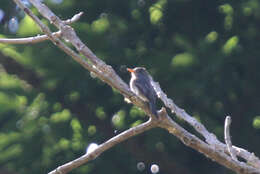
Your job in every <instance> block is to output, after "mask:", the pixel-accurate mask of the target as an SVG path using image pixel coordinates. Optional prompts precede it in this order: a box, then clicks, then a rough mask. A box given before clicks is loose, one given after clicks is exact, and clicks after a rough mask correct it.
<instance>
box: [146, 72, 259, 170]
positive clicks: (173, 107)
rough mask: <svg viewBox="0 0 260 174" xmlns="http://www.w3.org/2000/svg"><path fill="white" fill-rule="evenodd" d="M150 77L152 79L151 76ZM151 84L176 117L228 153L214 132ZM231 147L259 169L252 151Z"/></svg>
mask: <svg viewBox="0 0 260 174" xmlns="http://www.w3.org/2000/svg"><path fill="white" fill-rule="evenodd" d="M150 78H151V79H152V77H150ZM152 81H153V80H152ZM152 85H153V87H154V89H155V91H156V93H157V96H158V98H160V99H161V100H162V102H163V103H164V105H165V106H166V107H168V108H169V109H170V110H171V111H172V112H174V113H175V114H176V116H177V117H179V118H180V119H183V120H185V121H186V122H187V123H189V124H190V125H191V126H192V127H193V128H194V129H195V130H196V131H197V132H198V133H200V134H201V135H202V136H203V137H204V138H205V141H206V142H207V143H208V144H209V145H212V146H213V147H214V148H215V149H216V150H218V151H225V152H226V153H229V150H228V148H227V146H226V145H225V144H223V143H222V142H220V141H219V140H218V139H217V137H216V136H215V135H214V134H212V133H210V132H209V131H208V130H207V129H206V128H205V126H204V125H203V124H201V123H200V122H198V121H197V120H196V119H195V118H194V117H192V116H190V115H189V114H187V113H186V112H185V111H184V110H183V109H181V108H179V107H178V106H177V105H176V104H175V103H174V102H173V101H172V100H171V99H169V98H168V97H167V95H166V94H165V93H164V92H163V91H162V89H161V87H160V85H159V83H158V82H154V81H153V83H152ZM232 149H234V151H235V153H236V154H237V155H238V156H240V157H241V158H243V159H245V160H246V161H247V163H249V164H250V165H252V166H254V167H255V168H257V169H260V160H259V158H258V157H256V156H255V155H254V153H250V152H248V151H247V150H245V149H242V148H239V147H235V146H233V148H232Z"/></svg>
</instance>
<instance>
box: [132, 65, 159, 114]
mask: <svg viewBox="0 0 260 174" xmlns="http://www.w3.org/2000/svg"><path fill="white" fill-rule="evenodd" d="M127 71H129V72H131V80H130V89H131V91H133V92H134V93H135V94H136V95H137V96H139V97H140V98H141V99H142V100H144V101H146V102H148V103H149V107H150V110H151V111H152V114H153V115H155V116H158V115H157V111H156V105H155V103H156V92H155V90H154V88H153V86H152V84H151V80H150V78H149V74H148V72H147V71H146V69H145V68H143V67H136V68H134V69H131V68H127Z"/></svg>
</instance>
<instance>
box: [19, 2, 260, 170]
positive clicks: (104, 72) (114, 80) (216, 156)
mask: <svg viewBox="0 0 260 174" xmlns="http://www.w3.org/2000/svg"><path fill="white" fill-rule="evenodd" d="M14 1H15V2H16V3H17V4H18V5H19V7H20V8H21V9H23V10H24V11H25V12H26V13H27V14H28V15H29V16H31V17H32V18H33V20H34V21H35V22H36V23H37V24H38V25H39V26H40V27H41V29H42V30H43V32H44V33H46V34H47V36H48V37H49V38H50V40H51V41H52V42H53V43H54V44H55V45H57V46H58V47H59V48H60V49H62V50H63V51H64V52H66V53H67V54H68V55H70V56H71V57H72V58H73V59H74V60H75V61H77V62H78V63H80V64H81V65H82V66H84V67H85V68H86V69H88V70H89V71H90V72H93V73H95V74H96V76H97V77H98V78H100V79H101V80H103V81H104V82H106V83H107V84H109V85H110V86H111V87H113V88H115V89H117V90H118V91H119V92H120V93H121V94H122V95H123V96H124V97H126V98H128V99H130V101H131V102H132V103H133V104H135V105H136V106H138V107H140V108H141V109H142V110H144V111H145V112H146V114H147V115H152V114H151V111H150V110H149V108H148V107H147V105H146V104H145V103H144V102H143V101H142V100H141V99H140V98H139V97H138V96H136V95H135V94H133V93H132V92H131V91H130V89H129V87H128V85H127V84H125V82H124V81H123V80H122V79H121V78H120V77H119V76H118V75H117V74H116V73H115V71H114V70H113V68H112V67H111V66H109V65H106V64H105V62H103V61H102V60H100V59H99V58H98V57H96V55H95V54H94V53H93V52H92V51H91V50H90V49H89V48H88V47H87V46H86V45H85V44H84V43H83V42H82V41H81V40H80V39H79V37H78V36H77V35H76V33H75V31H74V30H73V28H71V27H70V26H68V25H66V24H65V23H64V21H62V20H61V19H59V18H58V17H57V16H56V15H55V14H54V13H53V12H52V11H50V9H49V8H48V7H47V6H45V5H44V4H43V3H41V2H40V1H38V0H30V2H31V3H32V4H33V5H34V6H35V7H36V8H37V9H38V10H39V12H40V13H41V14H42V15H43V16H44V17H45V18H47V19H48V20H49V21H50V22H51V23H52V24H54V25H55V26H56V27H57V28H58V29H59V30H60V31H61V33H62V38H63V39H65V40H66V41H68V42H70V43H72V45H73V46H74V47H75V48H76V49H77V51H78V52H80V53H81V54H82V55H83V56H85V57H86V58H88V60H89V61H86V59H85V58H82V57H81V56H79V54H77V53H76V52H74V51H73V50H71V49H70V48H69V47H67V46H66V45H65V44H64V43H63V42H62V41H61V40H60V39H59V38H57V37H56V36H54V35H52V33H51V31H50V29H49V28H48V27H46V26H45V25H44V24H43V23H42V22H41V21H40V20H39V18H38V17H37V16H35V15H34V14H33V13H32V12H31V10H30V9H28V8H27V7H25V6H24V5H23V3H21V0H14ZM154 84H155V85H154V88H155V89H156V91H157V94H158V93H159V94H158V96H159V97H160V98H161V99H162V101H163V102H164V104H165V106H166V107H169V108H170V109H171V110H172V112H175V114H176V115H177V116H178V117H180V118H182V119H184V120H185V121H187V122H188V123H189V124H191V125H192V126H193V127H194V128H195V130H197V131H198V132H199V133H200V134H202V135H203V136H204V138H205V139H206V142H204V141H203V140H200V139H199V138H198V137H196V136H194V135H192V134H191V133H189V132H188V131H186V130H185V129H183V128H182V127H180V126H179V125H178V124H177V123H175V122H174V121H173V120H172V119H171V118H170V117H169V116H168V114H167V112H166V110H165V109H164V108H163V109H162V110H161V111H159V119H158V120H157V119H153V117H151V122H152V123H153V126H154V127H161V128H164V129H166V130H168V131H169V132H170V133H171V134H173V135H175V136H176V137H178V138H179V139H180V140H182V142H183V143H184V144H186V145H187V146H190V147H192V148H194V149H196V150H197V151H199V152H201V153H203V154H204V155H205V156H207V157H209V158H211V159H212V160H215V161H217V162H218V163H220V164H222V165H223V166H226V167H227V168H230V169H232V170H233V171H236V172H237V173H241V174H246V173H252V174H253V173H255V174H256V173H258V174H260V170H259V169H257V167H255V165H252V166H254V167H252V166H250V165H248V164H246V163H243V162H239V161H234V160H232V159H231V158H230V156H229V155H227V154H226V153H227V150H226V149H227V148H226V145H225V144H223V143H221V142H220V141H219V140H218V139H217V138H216V136H215V135H214V134H212V133H210V132H208V131H207V130H206V128H205V127H204V126H203V125H202V124H201V123H199V122H198V121H197V120H196V119H194V118H193V117H191V116H190V115H188V114H187V113H186V112H185V111H184V110H183V109H181V108H179V107H178V106H177V105H175V104H174V103H173V101H172V100H170V99H168V98H167V96H166V95H165V94H164V93H163V92H162V90H161V89H160V86H159V84H158V83H154ZM130 130H131V129H130ZM132 130H133V129H132ZM145 130H148V129H145ZM142 131H143V130H142V129H140V133H141V132H142ZM133 132H134V131H133ZM122 136H123V135H122ZM116 137H117V136H116ZM116 137H114V138H116ZM123 137H124V138H123V139H122V140H118V142H121V141H123V140H125V139H127V138H128V137H127V135H124V136H123ZM129 137H130V136H129ZM112 140H113V138H112V139H110V140H109V141H108V142H110V141H112ZM112 142H113V143H115V144H117V143H118V142H117V141H115V142H114V141H112ZM112 142H111V144H110V145H111V146H107V148H110V147H112V146H113V145H115V144H113V143H112ZM101 147H102V146H100V148H101ZM98 149H99V148H98ZM235 149H236V148H235ZM98 152H99V151H98V150H95V151H93V152H92V153H90V154H89V157H86V158H89V159H94V158H95V157H96V155H99V153H98ZM102 152H103V151H102ZM242 152H243V153H244V152H245V153H246V152H247V151H245V150H242ZM95 153H97V154H95ZM248 153H249V152H248ZM249 154H251V153H249ZM238 155H239V153H238ZM87 156H88V155H87ZM90 156H93V157H91V158H90ZM81 159H82V158H80V159H78V160H79V161H80V163H76V162H75V161H72V162H71V164H70V165H71V166H73V165H75V166H76V167H77V166H79V165H81V164H83V163H85V162H87V161H88V160H86V161H84V160H83V161H81ZM254 159H255V160H256V161H259V160H257V159H258V158H257V157H255V158H254ZM76 161H77V160H76ZM250 164H251V163H250ZM54 172H55V171H54ZM62 172H66V170H64V171H62ZM62 172H61V170H59V169H57V170H56V173H62Z"/></svg>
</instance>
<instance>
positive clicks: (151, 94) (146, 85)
mask: <svg viewBox="0 0 260 174" xmlns="http://www.w3.org/2000/svg"><path fill="white" fill-rule="evenodd" d="M135 85H136V87H137V88H138V89H139V91H140V92H141V93H142V94H143V95H144V96H145V97H146V98H147V99H148V100H149V101H155V100H156V94H155V91H154V89H153V87H152V85H151V84H150V82H149V81H147V80H144V79H140V80H137V83H135Z"/></svg>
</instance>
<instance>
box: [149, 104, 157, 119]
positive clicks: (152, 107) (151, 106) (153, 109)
mask: <svg viewBox="0 0 260 174" xmlns="http://www.w3.org/2000/svg"><path fill="white" fill-rule="evenodd" d="M149 107H150V110H151V111H152V114H153V115H155V116H156V117H158V114H157V110H156V105H155V103H154V102H149Z"/></svg>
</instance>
